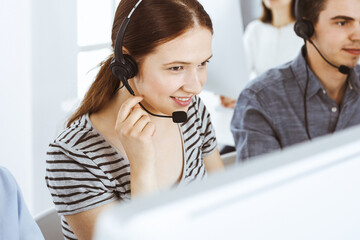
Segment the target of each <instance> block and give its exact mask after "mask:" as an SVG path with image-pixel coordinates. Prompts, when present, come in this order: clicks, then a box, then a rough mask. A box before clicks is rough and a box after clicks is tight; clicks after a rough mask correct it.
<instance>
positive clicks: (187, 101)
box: [171, 97, 192, 107]
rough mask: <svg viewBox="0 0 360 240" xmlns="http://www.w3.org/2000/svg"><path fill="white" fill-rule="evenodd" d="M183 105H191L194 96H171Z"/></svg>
mask: <svg viewBox="0 0 360 240" xmlns="http://www.w3.org/2000/svg"><path fill="white" fill-rule="evenodd" d="M171 99H172V100H174V102H176V103H177V104H178V105H180V106H181V107H187V106H189V105H190V103H191V100H192V97H171Z"/></svg>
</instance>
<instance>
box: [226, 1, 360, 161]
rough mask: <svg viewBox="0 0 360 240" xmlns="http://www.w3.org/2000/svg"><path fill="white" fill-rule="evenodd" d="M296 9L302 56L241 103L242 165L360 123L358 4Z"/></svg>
mask: <svg viewBox="0 0 360 240" xmlns="http://www.w3.org/2000/svg"><path fill="white" fill-rule="evenodd" d="M296 9H297V11H296V14H297V21H296V23H295V26H294V30H295V32H296V34H297V35H298V36H299V37H301V38H303V40H304V42H305V45H304V46H303V48H302V50H301V51H300V53H299V55H298V56H297V57H296V58H295V59H294V60H293V61H291V62H289V63H287V64H284V65H282V66H279V67H277V68H274V69H271V70H269V71H267V72H266V73H265V74H263V75H261V76H259V77H258V78H257V79H256V80H254V81H253V82H252V83H251V84H249V85H248V86H247V88H246V89H244V90H243V91H242V92H241V94H240V96H239V98H238V100H237V104H236V108H235V111H234V115H233V119H232V122H231V131H232V134H233V137H234V140H235V144H236V150H237V161H238V162H241V161H245V160H247V159H249V158H252V157H254V156H257V155H260V154H264V153H269V152H271V151H274V150H279V149H283V148H286V147H288V146H291V145H294V144H297V143H301V142H304V141H310V140H311V139H314V138H317V137H320V136H324V135H326V134H330V133H333V132H337V131H340V130H342V129H345V128H349V127H351V126H354V125H357V124H359V123H360V107H359V106H360V66H359V65H358V60H359V58H360V24H359V22H360V1H359V0H316V1H314V0H298V1H297V5H296Z"/></svg>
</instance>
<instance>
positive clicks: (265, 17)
mask: <svg viewBox="0 0 360 240" xmlns="http://www.w3.org/2000/svg"><path fill="white" fill-rule="evenodd" d="M295 3H296V0H292V1H291V6H290V10H291V14H290V15H291V17H292V19H294V20H295V19H296V15H295ZM261 5H262V9H263V12H262V16H261V17H260V21H262V22H263V23H272V20H273V15H272V12H271V10H270V9H269V8H267V7H266V6H265V3H264V2H263V1H262V2H261Z"/></svg>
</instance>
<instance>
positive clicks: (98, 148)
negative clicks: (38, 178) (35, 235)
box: [45, 96, 217, 239]
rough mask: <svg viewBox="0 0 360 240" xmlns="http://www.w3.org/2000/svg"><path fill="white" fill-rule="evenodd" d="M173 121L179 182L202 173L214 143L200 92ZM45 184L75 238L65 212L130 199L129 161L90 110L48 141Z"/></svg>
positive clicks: (200, 176)
mask: <svg viewBox="0 0 360 240" xmlns="http://www.w3.org/2000/svg"><path fill="white" fill-rule="evenodd" d="M187 114H188V120H187V122H185V123H182V124H178V126H179V129H180V132H181V137H182V142H183V146H184V149H183V151H184V164H183V165H184V168H183V171H182V177H181V180H180V182H179V185H186V184H189V183H192V182H196V181H201V180H202V179H204V178H205V177H206V176H207V173H206V169H205V165H204V163H203V158H204V157H205V156H208V155H210V154H211V153H212V152H213V151H214V150H215V149H216V146H217V143H216V138H215V132H214V129H213V126H212V124H211V120H210V114H209V113H208V111H207V110H206V108H205V106H204V104H203V102H202V101H201V99H200V98H199V97H197V96H196V97H195V98H194V100H193V102H192V104H191V106H190V107H189V110H188V113H187ZM46 164H47V168H46V177H45V180H46V183H47V186H48V188H49V191H50V193H51V196H52V197H53V202H54V204H55V207H56V209H57V211H58V213H59V215H60V216H61V218H62V228H63V234H64V237H65V239H77V238H76V236H75V235H74V233H73V232H72V230H71V228H70V226H69V225H68V224H67V222H66V219H65V218H64V216H65V215H71V214H75V213H79V212H83V211H86V210H90V209H93V208H96V207H99V206H102V205H104V204H107V203H110V202H113V201H115V200H130V196H131V195H130V165H129V161H128V159H127V158H126V157H124V156H123V155H122V154H121V153H120V152H119V151H118V150H117V149H115V148H114V147H113V146H112V145H111V144H110V143H109V142H107V141H106V139H105V138H104V136H102V135H101V133H99V132H98V131H97V130H96V129H95V128H94V126H93V125H92V124H91V122H90V119H89V115H83V116H82V117H81V118H79V119H78V120H76V121H75V122H73V123H72V124H71V126H70V127H68V128H66V129H65V130H64V131H63V132H62V133H61V134H60V135H59V136H58V137H57V138H56V139H55V140H54V142H52V143H51V144H50V145H49V149H48V152H47V160H46Z"/></svg>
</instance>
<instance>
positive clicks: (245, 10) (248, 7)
mask: <svg viewBox="0 0 360 240" xmlns="http://www.w3.org/2000/svg"><path fill="white" fill-rule="evenodd" d="M261 2H262V0H240V4H241V14H242V16H243V24H244V28H245V27H246V26H247V25H248V23H249V22H251V21H252V20H254V19H256V18H259V17H260V16H261V13H262V8H261Z"/></svg>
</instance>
